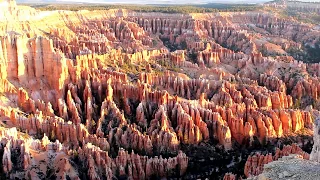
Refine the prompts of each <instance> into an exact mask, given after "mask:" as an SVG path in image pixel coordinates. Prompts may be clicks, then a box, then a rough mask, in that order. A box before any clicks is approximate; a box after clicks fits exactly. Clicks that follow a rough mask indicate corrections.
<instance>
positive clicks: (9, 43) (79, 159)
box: [0, 0, 320, 180]
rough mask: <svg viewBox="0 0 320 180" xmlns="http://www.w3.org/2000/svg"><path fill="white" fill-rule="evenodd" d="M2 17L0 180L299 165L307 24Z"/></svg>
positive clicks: (252, 171) (315, 84) (267, 18)
mask: <svg viewBox="0 0 320 180" xmlns="http://www.w3.org/2000/svg"><path fill="white" fill-rule="evenodd" d="M0 4H1V6H0V10H1V11H0V15H1V16H0V92H1V94H0V120H1V128H0V144H1V146H0V160H1V163H2V164H1V167H2V168H1V170H0V174H1V175H2V177H1V178H7V179H15V178H16V179H94V180H95V179H161V178H167V179H179V178H183V179H197V178H198V179H205V178H210V179H223V178H225V179H236V177H238V178H239V177H243V178H246V177H253V176H258V175H259V174H261V173H263V171H264V169H263V168H264V165H265V164H268V163H270V162H272V161H277V160H279V159H280V160H281V158H282V157H284V156H288V155H290V154H298V155H299V157H301V158H304V159H306V161H307V160H308V159H309V158H310V155H309V154H308V153H311V152H312V151H311V149H312V146H313V144H314V139H313V132H314V130H313V128H314V121H315V119H316V118H317V117H319V115H320V113H319V110H320V100H319V96H320V83H319V82H320V64H319V63H308V61H305V62H304V61H300V60H301V59H304V57H306V56H304V55H305V54H308V52H309V51H308V49H306V48H307V46H308V47H309V48H314V49H316V48H317V46H318V44H317V43H319V42H320V31H319V30H317V29H316V26H315V25H314V24H311V23H309V24H308V23H304V22H300V21H298V20H296V19H294V18H285V17H278V16H277V15H276V14H272V13H269V12H268V11H264V10H257V11H250V12H219V13H202V14H200V13H191V14H165V13H156V12H150V13H141V12H134V11H130V10H125V9H112V10H105V11H102V10H100V11H98V10H94V11H88V10H81V11H64V10H58V11H39V10H36V9H33V8H30V7H26V6H17V5H16V3H15V2H14V1H12V0H6V1H0ZM265 6H266V7H267V8H273V7H274V6H275V7H276V8H284V5H283V4H281V3H278V4H272V3H271V4H266V5H265ZM305 8H306V9H308V7H305ZM299 10H300V9H299ZM304 10H305V9H301V11H304ZM319 12H320V11H319ZM318 48H320V47H318ZM293 49H294V50H297V51H299V52H300V54H299V53H294V52H293ZM291 55H292V56H291ZM319 60H320V59H319ZM318 62H319V61H318ZM317 131H318V130H317ZM315 138H316V136H315ZM316 141H318V139H317V140H316ZM315 144H316V143H315ZM315 154H317V152H316V153H315ZM312 157H316V156H315V155H312ZM311 159H312V158H311ZM229 172H230V173H229ZM226 173H228V174H226Z"/></svg>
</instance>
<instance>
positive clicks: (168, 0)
mask: <svg viewBox="0 0 320 180" xmlns="http://www.w3.org/2000/svg"><path fill="white" fill-rule="evenodd" d="M268 1H271V0H193V1H190V0H95V1H89V0H17V2H86V3H124V4H205V3H239V4H241V3H263V2H268ZM300 1H303V2H320V0H300Z"/></svg>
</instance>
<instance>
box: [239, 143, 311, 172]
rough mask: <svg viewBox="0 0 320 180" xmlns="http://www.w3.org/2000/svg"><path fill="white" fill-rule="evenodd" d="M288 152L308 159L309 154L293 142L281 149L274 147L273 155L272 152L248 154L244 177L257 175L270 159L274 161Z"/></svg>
mask: <svg viewBox="0 0 320 180" xmlns="http://www.w3.org/2000/svg"><path fill="white" fill-rule="evenodd" d="M289 154H299V155H301V156H302V157H303V159H309V156H310V155H309V154H308V153H306V152H304V151H303V150H302V149H301V148H299V146H297V145H296V144H293V145H292V146H290V145H288V146H284V147H283V149H282V150H280V149H278V148H277V149H276V152H275V155H273V156H272V154H267V155H261V154H255V155H252V156H249V157H248V159H247V161H246V164H245V167H244V174H245V175H246V177H251V176H258V175H259V174H261V173H262V171H263V166H264V165H265V164H268V163H270V162H272V161H276V160H278V159H279V158H281V157H283V156H288V155H289Z"/></svg>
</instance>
